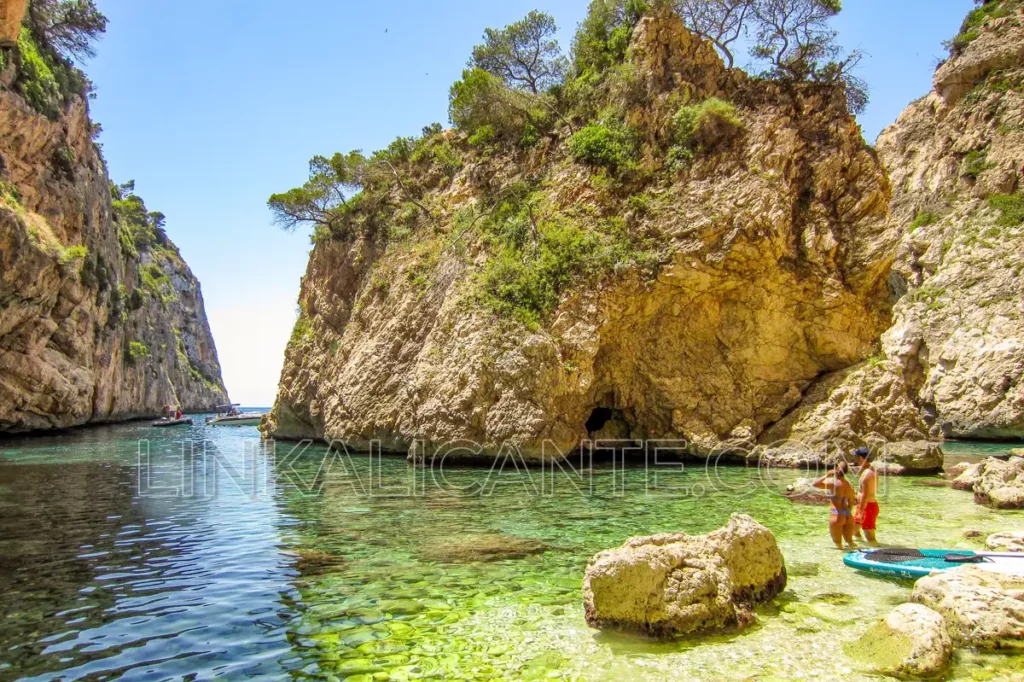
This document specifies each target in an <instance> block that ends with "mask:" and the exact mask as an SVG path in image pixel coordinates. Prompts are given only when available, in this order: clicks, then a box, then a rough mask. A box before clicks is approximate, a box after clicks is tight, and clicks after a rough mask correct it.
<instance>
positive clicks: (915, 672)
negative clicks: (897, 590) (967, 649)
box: [851, 604, 953, 677]
mask: <svg viewBox="0 0 1024 682" xmlns="http://www.w3.org/2000/svg"><path fill="white" fill-rule="evenodd" d="M851 653H852V654H853V655H854V656H855V657H857V658H860V659H862V660H864V661H866V662H867V663H868V664H869V665H870V667H871V669H872V671H873V672H876V673H880V674H883V675H897V676H918V677H920V676H930V675H935V674H937V673H940V672H942V670H943V669H945V667H946V666H947V665H949V659H950V657H951V656H952V654H953V642H952V640H950V637H949V634H947V632H946V621H945V619H944V618H943V617H942V616H941V615H940V614H938V613H936V612H935V611H932V610H931V609H929V608H928V607H926V606H922V605H921V604H902V605H901V606H897V607H896V608H895V609H893V610H892V611H891V612H890V613H889V615H888V616H886V617H885V619H884V620H882V621H881V622H879V623H878V624H876V625H875V626H874V627H872V628H871V629H869V630H868V631H867V633H865V634H864V636H863V637H861V638H860V640H858V641H857V642H856V643H855V644H854V645H853V646H852V647H851Z"/></svg>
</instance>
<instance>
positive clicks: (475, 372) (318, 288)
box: [263, 23, 924, 460]
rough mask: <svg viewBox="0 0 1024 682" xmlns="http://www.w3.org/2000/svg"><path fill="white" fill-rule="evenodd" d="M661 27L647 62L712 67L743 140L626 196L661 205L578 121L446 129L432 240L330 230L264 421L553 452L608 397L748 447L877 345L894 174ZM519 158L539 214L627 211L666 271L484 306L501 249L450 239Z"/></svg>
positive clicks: (847, 121) (648, 45)
mask: <svg viewBox="0 0 1024 682" xmlns="http://www.w3.org/2000/svg"><path fill="white" fill-rule="evenodd" d="M656 26H659V24H654V23H652V24H650V25H648V24H642V25H641V27H638V30H637V34H636V35H637V42H636V44H635V45H634V49H633V50H632V52H631V54H632V55H633V57H632V58H633V59H635V60H641V61H642V63H643V64H655V65H658V64H660V65H661V66H660V67H657V68H655V67H650V68H647V67H645V68H644V69H642V70H641V73H648V72H649V73H659V72H661V73H663V74H668V76H667V80H668V82H669V83H670V84H675V85H671V87H673V88H676V90H674V91H673V92H677V93H679V92H681V91H682V90H681V89H686V91H687V92H690V91H691V90H692V92H693V93H695V94H693V97H694V98H696V99H699V98H700V97H703V96H705V95H706V94H710V92H711V88H712V85H714V87H715V92H716V93H719V94H720V95H721V96H722V97H725V98H726V99H731V100H732V101H734V102H736V103H737V115H738V117H739V118H740V119H741V121H742V123H743V133H742V135H741V136H740V137H738V138H737V139H736V140H735V141H734V142H733V143H731V144H730V145H729V146H728V147H727V148H723V149H721V150H716V151H715V152H714V153H707V154H703V155H701V156H700V157H699V158H696V159H695V160H694V162H693V163H692V164H691V165H690V166H689V167H688V169H687V170H686V171H685V172H679V173H675V174H673V173H667V172H661V173H659V174H658V175H657V176H656V177H657V178H658V179H656V180H652V181H651V184H650V185H649V186H647V187H646V189H644V190H641V189H633V190H631V191H632V192H633V193H634V194H636V195H638V196H640V195H644V196H646V197H647V198H648V199H649V200H647V201H645V202H640V203H642V204H643V206H642V207H638V202H637V201H636V200H635V197H634V201H632V202H630V201H629V200H628V198H627V197H624V196H622V195H621V194H617V193H609V192H608V191H607V189H606V187H607V180H606V179H604V178H602V177H601V176H600V174H595V173H594V172H593V170H592V169H590V168H587V167H585V166H583V165H581V164H579V163H576V162H574V161H573V160H572V159H571V158H570V156H569V154H568V152H567V148H566V140H567V139H568V137H569V135H570V133H569V131H567V130H563V131H561V132H559V133H557V134H558V135H559V137H558V139H557V140H554V139H553V140H550V141H545V143H544V147H543V149H538V150H535V152H533V153H532V155H531V157H530V159H531V160H530V161H529V162H525V161H524V160H523V159H521V158H514V157H513V156H512V155H509V154H504V153H497V154H494V155H492V156H483V155H480V154H479V153H477V152H476V151H475V150H474V149H473V148H472V147H471V146H470V145H468V144H467V143H466V141H465V138H464V137H462V136H460V135H458V134H455V133H445V134H444V139H445V141H446V142H448V143H449V144H451V145H452V146H453V147H454V148H457V149H458V151H459V153H460V154H461V155H462V158H463V159H464V160H465V167H464V168H463V169H462V170H461V171H458V172H457V173H455V174H454V176H453V177H452V178H451V179H450V180H445V181H442V182H439V183H438V184H437V185H436V186H434V187H433V188H432V189H431V190H430V191H429V192H428V193H427V194H426V195H425V196H424V197H423V200H422V201H421V203H423V204H424V205H429V206H430V207H432V210H434V211H435V212H436V219H434V218H432V220H433V222H432V223H431V234H433V235H438V237H436V238H435V237H424V236H423V235H422V234H421V235H417V236H416V237H414V238H411V239H408V240H405V241H402V240H400V239H392V240H391V241H388V242H387V243H384V242H382V241H381V240H372V239H369V238H366V237H363V236H357V237H351V238H345V239H324V240H321V241H319V242H318V243H317V244H316V246H315V247H314V249H313V252H312V253H311V255H310V261H309V266H308V269H307V273H306V277H305V278H304V280H303V284H302V290H301V293H300V308H301V309H302V310H303V318H302V321H303V325H302V328H301V329H302V331H303V333H301V334H296V335H295V337H294V339H293V341H292V343H291V344H290V346H289V348H288V351H287V353H286V360H285V366H284V369H283V371H282V375H281V382H280V388H279V393H278V399H277V402H276V405H275V408H274V410H273V412H272V413H271V415H270V416H269V417H268V419H267V420H266V422H265V424H264V427H263V428H264V432H265V433H266V434H267V435H270V436H275V437H278V438H303V437H311V438H322V439H326V440H332V439H337V440H342V441H346V442H347V443H349V444H351V445H353V446H354V447H366V446H367V444H368V443H369V442H370V441H373V440H379V441H380V442H381V444H382V445H383V447H384V448H385V449H389V450H394V451H401V452H406V453H409V454H410V455H412V456H413V457H415V458H431V457H435V458H436V457H442V456H446V455H448V454H450V453H452V452H453V451H454V449H456V448H459V449H460V452H463V453H464V452H473V453H477V456H479V457H487V456H493V455H494V454H495V453H498V452H500V451H501V449H502V447H503V446H504V445H510V446H513V447H515V448H517V449H518V450H519V451H520V452H521V453H522V454H523V456H524V457H526V458H529V459H533V460H537V459H540V458H542V457H547V458H558V457H561V456H563V455H564V454H565V453H567V452H569V451H572V450H573V449H574V448H576V447H577V446H578V445H579V444H580V442H581V441H582V440H584V439H586V438H587V436H588V435H589V434H588V431H587V429H586V427H585V425H586V423H587V422H588V419H589V418H590V416H591V415H592V414H593V412H594V411H595V410H596V409H611V410H614V411H616V413H617V414H619V415H622V421H623V424H617V425H615V431H616V433H617V434H618V435H623V436H624V435H625V434H626V432H627V431H628V437H629V438H630V439H633V440H642V439H684V440H686V441H687V442H688V443H689V444H690V447H691V450H692V452H694V453H696V454H701V455H703V454H708V453H712V452H715V451H717V450H719V449H720V448H722V447H723V446H725V445H726V444H729V443H733V442H735V441H736V440H737V439H740V440H743V441H744V442H748V443H749V442H752V441H754V440H755V439H757V438H758V437H759V436H760V435H761V434H762V432H763V431H764V430H765V428H766V427H769V426H770V425H772V424H774V423H775V422H777V421H779V420H780V419H782V418H783V417H784V416H785V415H786V414H787V412H788V411H789V410H791V409H792V408H793V407H795V406H796V405H798V404H799V403H800V401H801V400H802V398H803V395H804V392H805V391H806V390H807V389H808V388H809V387H810V386H812V385H813V384H814V382H815V380H816V379H817V378H818V377H820V376H822V375H827V374H829V373H831V372H835V371H839V370H842V369H844V368H848V367H850V366H852V365H855V364H857V363H859V362H861V361H863V360H864V359H865V358H867V357H869V356H870V355H871V354H872V352H873V344H874V343H875V342H876V340H877V338H878V335H879V334H880V333H881V332H882V331H883V330H884V329H886V328H887V327H888V326H889V324H890V319H891V318H890V307H891V295H890V290H889V286H888V276H889V272H890V266H891V263H892V259H893V249H894V244H895V241H894V239H895V237H894V234H893V232H892V231H891V230H890V229H889V225H888V223H887V215H888V205H889V203H890V199H891V197H890V194H889V186H888V183H887V181H886V178H885V174H884V172H883V170H882V168H881V166H880V164H879V163H878V161H877V159H876V158H875V156H874V154H873V153H872V152H871V150H869V149H868V148H867V147H866V146H865V145H864V144H863V141H862V139H861V136H860V133H859V129H858V127H857V125H856V123H855V121H854V120H853V119H852V118H851V117H849V116H848V115H846V114H845V113H844V112H843V111H841V110H839V109H837V108H836V107H835V106H834V104H833V103H832V102H831V101H830V100H828V99H827V98H824V97H822V96H820V94H819V92H818V91H817V90H816V91H815V92H813V93H805V94H806V97H805V99H803V100H802V101H801V102H800V104H799V111H798V110H797V109H795V108H794V106H793V101H792V99H791V98H789V95H786V94H784V93H781V92H776V91H775V89H774V88H773V86H771V84H766V83H760V84H758V83H751V84H747V85H746V86H745V87H744V89H735V90H731V89H730V88H734V87H737V86H735V83H734V82H733V81H734V80H735V79H734V78H733V76H732V75H729V74H730V73H731V72H729V71H728V70H726V69H724V67H723V66H722V65H721V63H720V61H718V62H717V65H716V66H714V67H709V69H710V73H711V74H712V75H714V78H713V80H714V81H715V82H714V84H712V83H711V82H710V81H708V82H704V81H702V80H701V79H702V78H704V77H705V76H707V73H706V71H705V70H703V69H702V68H697V67H696V66H693V65H692V64H691V61H689V60H697V62H699V64H704V61H705V60H710V59H712V57H714V59H715V60H717V57H716V56H714V51H713V49H712V48H710V46H707V45H704V44H702V43H700V41H696V39H694V38H693V37H692V36H688V35H687V36H686V37H685V38H684V37H683V36H682V35H681V34H677V31H676V29H672V28H671V27H668V28H665V26H666V25H665V24H660V26H662V28H659V29H657V31H655V32H658V31H660V32H664V31H665V30H668V31H669V32H670V33H671V35H673V36H676V38H678V39H676V38H664V39H663V38H658V39H656V40H655V39H651V40H650V41H649V42H645V40H646V39H645V38H643V36H645V35H651V31H654V30H655V27H656ZM677 28H678V27H677ZM645 32H646V33H645ZM663 42H664V46H663V45H662V43H663ZM684 43H685V44H684ZM673 46H675V47H673ZM659 69H660V71H659ZM723 74H724V75H723ZM677 76H678V77H677ZM663 80H664V79H662V80H659V83H661V82H663ZM684 81H685V82H686V83H690V84H691V85H693V87H692V88H691V87H690V86H684V85H682V83H683V82H684ZM659 87H660V86H659ZM676 101H677V104H676V106H678V102H679V101H681V100H676ZM658 102H661V100H660V99H658V98H657V97H656V98H655V101H653V102H652V104H651V106H650V107H649V109H650V110H651V111H650V112H649V113H652V112H653V108H656V107H657V106H660V105H659V104H658ZM641 108H643V107H641ZM652 115H653V113H652ZM652 120H659V121H660V120H662V119H661V118H658V117H657V116H655V117H654V119H652ZM661 156H662V157H664V151H663V150H662V154H661ZM662 160H663V158H662ZM524 164H525V165H524ZM527 166H528V168H527ZM527 170H528V171H529V175H530V178H531V182H533V181H534V180H537V179H538V178H539V180H538V181H539V182H540V183H541V186H542V187H543V188H544V189H543V190H542V193H543V201H544V202H545V208H544V214H545V215H546V216H549V217H551V219H555V218H556V217H564V216H567V215H573V216H574V218H573V220H576V221H577V224H579V225H580V226H581V229H585V230H588V231H597V230H599V229H600V225H601V224H602V221H607V220H616V221H617V220H624V221H625V223H624V225H625V229H627V230H628V231H629V232H630V233H631V234H636V235H645V236H644V237H643V238H644V239H646V240H648V241H647V243H648V244H649V245H650V248H651V249H652V250H653V251H656V252H657V254H658V256H657V258H658V263H657V264H656V266H653V268H652V269H653V270H654V272H652V271H651V269H645V268H643V267H639V266H635V265H631V264H628V263H626V262H623V263H622V264H621V266H616V267H615V268H612V269H610V271H607V272H605V273H604V274H602V275H600V276H586V275H585V274H584V273H579V274H578V276H577V277H576V278H575V279H574V281H573V283H572V284H571V286H568V287H567V288H566V290H565V291H564V292H563V294H562V296H561V298H560V300H559V302H558V305H557V307H556V309H555V310H554V311H553V313H552V314H551V315H550V316H549V317H547V318H545V319H544V320H542V322H541V323H540V324H539V325H537V326H535V327H527V326H524V325H522V324H520V323H518V322H515V321H513V320H510V319H507V318H499V317H498V316H496V315H495V314H494V313H492V312H491V311H490V310H488V309H487V308H485V307H484V306H482V305H481V304H480V299H479V296H478V293H479V285H478V282H479V279H480V276H481V273H482V271H483V270H484V267H485V266H486V263H487V257H488V246H487V244H486V243H485V241H484V240H483V239H482V238H481V236H480V235H479V234H478V233H477V232H474V231H473V230H468V231H467V232H465V233H464V234H462V236H461V237H460V238H459V241H458V244H459V245H463V247H464V248H462V250H460V249H459V248H457V247H450V246H447V245H448V244H450V243H452V242H453V235H455V234H457V230H459V229H461V228H460V227H458V225H461V223H457V220H456V218H457V217H458V216H464V215H467V214H468V213H467V212H469V213H472V211H474V210H481V207H485V206H487V205H488V202H489V201H491V199H490V198H489V197H490V196H493V193H494V192H495V191H498V190H500V188H502V187H508V186H512V185H513V184H514V183H516V182H522V181H524V179H525V177H526V172H525V171H527ZM482 179H485V180H486V181H487V182H488V183H490V184H489V185H488V186H489V187H490V189H487V188H485V187H484V186H483V185H482V184H481V183H482V182H483V180H482ZM488 192H490V194H488ZM396 203H399V204H400V203H401V200H400V197H399V198H396ZM560 219H561V218H560ZM478 224H479V223H478ZM458 234H461V233H458ZM430 239H436V240H437V241H436V242H430V241H429V240H430ZM879 415H881V412H879ZM880 418H882V417H881V416H880ZM906 433H907V437H908V438H912V439H919V438H922V437H924V435H923V433H922V432H921V431H920V430H914V429H910V430H908V431H907V432H906ZM466 444H468V450H467V449H466V448H465V447H464V445H466Z"/></svg>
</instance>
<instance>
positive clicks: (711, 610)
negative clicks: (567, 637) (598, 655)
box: [583, 514, 786, 637]
mask: <svg viewBox="0 0 1024 682" xmlns="http://www.w3.org/2000/svg"><path fill="white" fill-rule="evenodd" d="M785 586H786V566H785V561H784V560H783V557H782V552H781V551H779V546H778V544H776V542H775V536H773V535H772V533H771V531H769V530H768V529H767V528H765V527H764V526H762V525H761V524H759V523H758V522H757V521H755V520H754V519H752V518H751V517H749V516H747V515H745V514H733V515H732V517H731V518H730V519H729V523H728V524H727V525H726V526H725V528H722V529H719V530H716V531H714V532H712V533H709V534H708V535H699V536H690V535H686V534H685V533H671V534H666V535H654V536H651V537H640V538H631V539H630V540H627V541H626V543H625V544H624V545H623V546H622V547H618V548H616V549H610V550H606V551H604V552H601V553H599V554H597V555H596V556H594V557H593V558H592V559H591V560H590V564H589V565H588V566H587V570H586V574H585V576H584V578H583V602H584V607H585V609H586V618H587V623H589V624H590V625H592V626H593V627H598V628H612V629H620V630H627V631H633V632H640V633H645V634H649V635H654V636H660V637H664V636H672V635H681V634H687V633H691V632H702V631H707V630H717V629H720V628H725V627H729V626H744V625H746V624H748V623H750V622H752V621H753V619H754V613H753V607H754V606H755V605H756V604H758V603H760V602H764V601H766V600H769V599H771V598H772V597H774V596H775V595H777V594H778V593H779V592H781V591H782V590H783V589H784V588H785Z"/></svg>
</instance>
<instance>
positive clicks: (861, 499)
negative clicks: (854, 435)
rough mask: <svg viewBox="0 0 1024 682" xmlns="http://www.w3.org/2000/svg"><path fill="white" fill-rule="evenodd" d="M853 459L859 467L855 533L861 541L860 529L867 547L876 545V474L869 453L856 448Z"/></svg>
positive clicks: (864, 449)
mask: <svg viewBox="0 0 1024 682" xmlns="http://www.w3.org/2000/svg"><path fill="white" fill-rule="evenodd" d="M853 459H854V462H856V464H857V466H859V467H860V484H859V486H858V487H859V492H858V493H857V513H856V514H854V517H853V518H854V523H855V524H856V526H855V532H854V534H855V535H856V536H857V539H858V540H862V539H863V536H862V535H861V529H863V530H864V535H866V536H867V538H868V544H869V545H872V546H874V545H877V544H878V541H877V540H876V539H875V527H876V525H877V522H878V497H877V494H878V472H877V471H876V470H875V468H874V467H873V466H871V451H870V450H868V449H867V448H857V449H856V450H854V451H853Z"/></svg>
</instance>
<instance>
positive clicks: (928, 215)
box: [910, 211, 939, 232]
mask: <svg viewBox="0 0 1024 682" xmlns="http://www.w3.org/2000/svg"><path fill="white" fill-rule="evenodd" d="M937 222H939V216H938V215H936V214H935V213H932V212H930V211H921V212H920V213H918V214H917V215H916V216H914V221H913V222H912V223H910V232H914V230H917V229H918V228H921V227H925V226H927V225H933V224H935V223H937Z"/></svg>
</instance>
